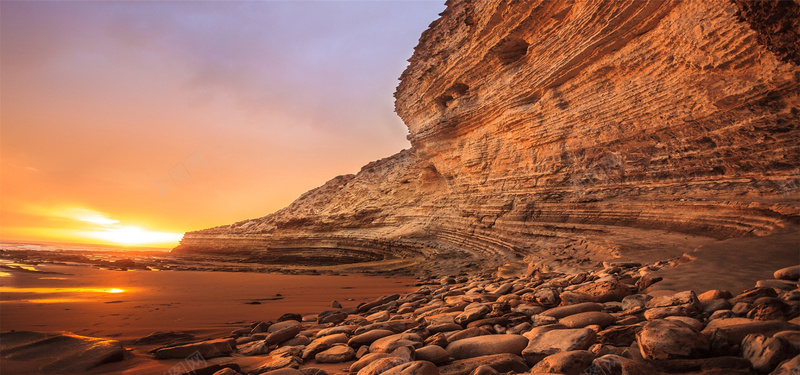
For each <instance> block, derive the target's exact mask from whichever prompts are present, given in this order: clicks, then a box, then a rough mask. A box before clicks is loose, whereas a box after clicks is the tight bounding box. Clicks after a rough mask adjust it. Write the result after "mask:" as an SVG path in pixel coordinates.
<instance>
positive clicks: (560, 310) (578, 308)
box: [541, 302, 603, 319]
mask: <svg viewBox="0 0 800 375" xmlns="http://www.w3.org/2000/svg"><path fill="white" fill-rule="evenodd" d="M601 310H603V304H601V303H596V302H584V303H578V304H574V305H569V306H559V307H554V308H551V309H548V310H546V311H544V312H542V313H541V315H546V316H551V317H553V318H556V319H561V318H564V317H567V316H570V315H574V314H578V313H584V312H589V311H601Z"/></svg>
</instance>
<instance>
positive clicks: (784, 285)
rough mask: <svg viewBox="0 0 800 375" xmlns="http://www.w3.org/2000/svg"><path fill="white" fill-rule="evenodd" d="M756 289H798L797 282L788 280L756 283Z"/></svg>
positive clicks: (759, 281)
mask: <svg viewBox="0 0 800 375" xmlns="http://www.w3.org/2000/svg"><path fill="white" fill-rule="evenodd" d="M756 288H772V289H783V290H792V289H796V288H797V282H796V281H788V280H758V281H756Z"/></svg>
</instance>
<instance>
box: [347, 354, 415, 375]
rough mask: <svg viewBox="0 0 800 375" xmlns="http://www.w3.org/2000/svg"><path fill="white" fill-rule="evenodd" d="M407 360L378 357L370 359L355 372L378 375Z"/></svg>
mask: <svg viewBox="0 0 800 375" xmlns="http://www.w3.org/2000/svg"><path fill="white" fill-rule="evenodd" d="M406 362H407V361H405V360H403V359H401V358H397V357H386V358H380V359H377V360H375V361H372V362H371V363H369V364H368V365H366V366H364V367H363V368H362V369H361V370H358V372H357V373H356V374H357V375H379V374H382V373H384V372H385V371H387V370H389V369H391V368H393V367H395V366H400V365H402V364H403V363H406Z"/></svg>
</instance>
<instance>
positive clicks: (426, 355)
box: [414, 345, 450, 365]
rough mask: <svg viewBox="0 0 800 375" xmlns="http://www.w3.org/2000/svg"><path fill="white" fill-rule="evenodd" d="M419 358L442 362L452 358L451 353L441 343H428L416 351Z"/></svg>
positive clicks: (437, 362)
mask: <svg viewBox="0 0 800 375" xmlns="http://www.w3.org/2000/svg"><path fill="white" fill-rule="evenodd" d="M414 354H415V355H416V357H417V359H419V360H423V361H428V362H432V363H435V364H437V365H438V364H442V363H445V362H447V361H449V360H450V353H448V352H447V350H445V349H444V348H442V347H441V346H439V345H428V346H425V347H422V348H419V349H417V350H416V351H414Z"/></svg>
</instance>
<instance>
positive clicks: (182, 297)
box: [0, 265, 416, 374]
mask: <svg viewBox="0 0 800 375" xmlns="http://www.w3.org/2000/svg"><path fill="white" fill-rule="evenodd" d="M36 269H37V270H38V271H43V272H52V273H42V272H18V271H8V273H9V274H10V276H6V277H0V286H2V293H1V294H0V299H1V300H2V302H0V329H2V331H3V332H7V331H9V330H17V331H22V330H29V331H47V332H54V331H69V332H73V333H75V334H78V335H83V336H92V337H104V338H113V339H116V340H120V341H122V343H123V344H124V345H125V346H126V347H128V348H132V349H133V350H132V351H131V352H130V354H131V358H128V359H126V360H125V361H122V362H118V363H111V364H107V365H103V366H100V367H98V368H96V369H94V370H93V371H92V373H127V374H147V373H164V372H167V371H168V370H169V369H170V368H171V367H173V366H174V365H175V364H177V363H178V362H179V361H177V360H166V361H154V360H153V359H152V356H150V355H148V354H147V353H146V352H143V350H146V349H147V348H137V347H135V346H132V345H131V344H132V341H133V340H135V339H136V338H140V337H144V336H146V335H148V334H150V333H152V332H155V331H183V332H188V333H192V334H194V335H195V336H196V337H198V338H212V337H225V336H227V335H228V333H230V332H231V331H232V330H234V329H238V328H241V327H242V326H244V325H246V324H249V323H250V322H253V321H269V320H271V321H276V320H277V318H278V317H279V316H281V315H282V314H284V313H289V312H291V313H298V314H301V315H307V314H316V313H319V312H322V311H325V310H330V309H331V302H332V301H334V300H336V301H339V302H340V303H341V304H342V305H343V306H344V307H355V306H356V305H358V304H359V303H361V302H368V301H371V300H374V299H375V298H377V297H380V296H383V295H389V294H394V293H408V292H410V291H412V290H414V289H415V287H413V286H412V285H413V284H414V283H415V282H416V279H413V278H408V277H377V276H362V275H348V276H328V275H282V274H263V273H246V272H210V271H157V272H156V271H112V270H104V269H97V268H93V267H86V266H60V265H38V266H36ZM251 302H259V303H260V304H248V303H251ZM33 362H35V361H33ZM173 362H175V363H173ZM35 368H36V363H28V362H19V361H8V360H2V361H0V369H2V372H3V373H9V374H10V373H14V374H35V373H37V372H36V371H35Z"/></svg>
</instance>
